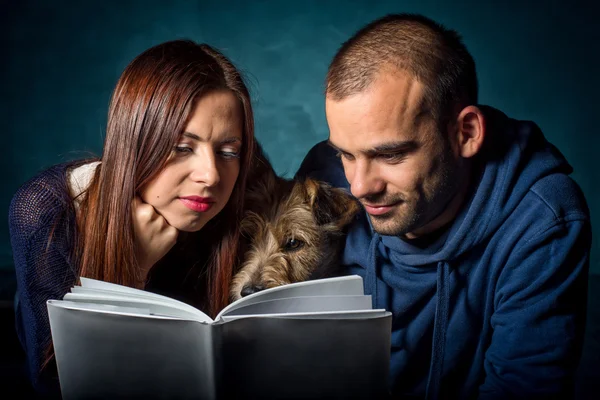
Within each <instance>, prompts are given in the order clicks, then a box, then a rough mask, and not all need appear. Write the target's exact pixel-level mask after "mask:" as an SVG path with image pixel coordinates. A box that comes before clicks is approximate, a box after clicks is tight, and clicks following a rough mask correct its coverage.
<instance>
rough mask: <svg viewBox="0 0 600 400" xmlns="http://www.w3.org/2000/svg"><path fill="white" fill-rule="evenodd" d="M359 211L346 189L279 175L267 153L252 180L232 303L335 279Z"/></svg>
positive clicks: (259, 154) (260, 156)
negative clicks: (350, 226)
mask: <svg viewBox="0 0 600 400" xmlns="http://www.w3.org/2000/svg"><path fill="white" fill-rule="evenodd" d="M358 210H359V204H358V202H357V201H356V200H355V199H354V198H353V197H352V196H351V195H350V194H348V193H347V192H346V191H344V190H342V189H337V188H333V187H331V186H329V185H327V184H325V183H323V182H318V181H315V180H312V179H306V180H303V181H294V180H288V179H284V178H281V177H278V176H277V175H276V174H275V172H274V170H273V168H272V167H271V164H270V163H269V161H268V159H267V158H266V157H265V156H264V154H263V153H262V151H261V149H260V148H258V149H257V156H256V159H255V164H254V167H253V170H252V173H251V176H250V177H249V180H248V191H247V194H246V203H245V214H244V217H243V220H242V224H241V229H242V249H241V254H243V256H242V264H241V267H240V269H239V271H238V272H237V273H236V274H235V276H234V278H233V282H232V285H231V291H230V295H231V300H232V301H234V300H237V299H239V298H241V297H243V296H246V295H248V294H251V293H254V292H257V291H260V290H263V289H266V288H271V287H275V286H280V285H285V284H288V283H293V282H299V281H304V280H309V279H318V278H324V277H328V276H334V275H336V274H338V273H339V270H338V269H339V257H340V252H341V248H342V245H343V239H344V228H345V227H346V226H347V225H348V224H349V223H350V221H351V220H352V219H353V217H354V216H355V215H356V213H357V212H358Z"/></svg>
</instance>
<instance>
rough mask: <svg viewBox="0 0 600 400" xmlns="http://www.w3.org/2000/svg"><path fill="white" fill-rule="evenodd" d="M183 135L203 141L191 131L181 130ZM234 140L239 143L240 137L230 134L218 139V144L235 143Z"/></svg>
mask: <svg viewBox="0 0 600 400" xmlns="http://www.w3.org/2000/svg"><path fill="white" fill-rule="evenodd" d="M183 136H185V137H188V138H190V139H193V140H197V141H199V142H203V141H204V139H202V138H201V137H200V136H198V135H196V134H195V133H191V132H183ZM236 142H240V143H241V142H242V139H240V138H239V137H237V136H230V137H226V138H225V139H222V140H220V141H219V142H218V143H219V144H229V143H236Z"/></svg>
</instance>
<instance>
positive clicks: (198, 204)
mask: <svg viewBox="0 0 600 400" xmlns="http://www.w3.org/2000/svg"><path fill="white" fill-rule="evenodd" d="M179 200H181V202H182V203H183V205H184V206H186V207H187V208H189V209H190V210H192V211H196V212H206V211H208V210H210V208H211V207H212V205H213V204H214V202H215V200H214V199H213V198H211V197H200V196H185V197H180V198H179Z"/></svg>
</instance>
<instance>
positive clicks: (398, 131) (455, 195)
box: [297, 14, 591, 399]
mask: <svg viewBox="0 0 600 400" xmlns="http://www.w3.org/2000/svg"><path fill="white" fill-rule="evenodd" d="M326 115H327V122H328V125H329V129H330V136H329V141H328V143H325V142H322V143H320V144H317V145H316V146H315V147H314V148H313V149H311V151H310V152H309V154H308V155H307V156H306V158H305V160H304V162H303V164H302V166H301V167H300V170H299V171H298V173H297V176H298V177H304V176H312V177H313V178H317V179H322V180H326V181H328V182H330V183H331V184H333V185H335V186H340V187H349V188H350V191H351V193H352V194H353V195H354V196H355V197H356V198H358V199H359V200H360V202H361V203H362V205H363V206H364V213H361V216H360V217H359V218H358V219H357V220H356V221H355V223H353V225H352V226H351V228H350V230H349V233H348V237H347V240H346V248H345V251H344V255H343V263H344V265H347V266H349V271H350V272H351V273H357V274H360V275H361V276H363V277H364V283H365V290H366V292H367V293H370V294H372V295H373V302H374V306H375V307H376V308H386V309H388V310H390V311H392V313H393V315H394V319H393V327H392V329H393V331H392V348H391V365H390V378H391V379H390V385H391V391H392V393H393V394H394V395H406V396H407V397H411V396H414V398H428V399H436V398H459V399H468V398H480V399H491V398H494V399H496V398H497V399H507V398H515V397H519V398H521V397H526V398H568V397H569V396H571V395H572V390H573V380H574V373H575V370H576V367H577V364H578V361H579V358H580V353H581V346H582V341H583V333H584V326H585V314H586V300H587V273H588V267H589V252H590V247H591V227H590V220H589V212H588V208H587V206H586V203H585V199H584V197H583V195H582V193H581V191H580V189H579V187H578V186H577V185H576V184H575V183H574V181H573V180H571V179H570V178H569V177H568V175H569V174H570V173H571V167H570V166H569V164H568V163H567V161H566V160H565V159H564V157H563V156H562V155H561V154H560V152H559V151H558V150H557V149H556V148H555V147H554V146H553V145H551V144H550V143H548V142H547V141H546V140H545V139H544V136H543V134H542V132H541V131H540V130H539V128H538V127H537V126H536V125H535V124H534V123H532V122H525V121H516V120H513V119H510V118H508V117H507V116H506V115H504V114H502V113H501V112H500V111H498V110H495V109H493V108H490V107H484V106H479V105H477V77H476V73H475V64H474V61H473V59H472V57H471V55H470V54H469V52H468V51H467V49H466V48H465V46H464V45H463V43H462V41H461V39H460V37H459V36H458V34H457V33H456V32H454V31H451V30H448V29H445V28H444V27H442V26H440V25H438V24H437V23H435V22H433V21H431V20H429V19H427V18H425V17H422V16H417V15H406V14H403V15H390V16H387V17H384V18H382V19H380V20H377V21H374V22H372V23H371V24H369V25H368V26H366V27H365V28H363V29H362V30H360V31H359V32H358V33H356V35H355V36H353V37H352V38H351V39H350V40H348V41H347V42H346V43H345V44H344V45H343V46H342V47H341V49H340V50H339V52H338V53H337V55H336V56H335V58H334V59H333V61H332V63H331V65H330V67H329V71H328V74H327V82H326ZM336 153H337V156H338V157H339V158H336ZM340 159H341V160H340Z"/></svg>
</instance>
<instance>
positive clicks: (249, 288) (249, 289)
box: [240, 285, 265, 297]
mask: <svg viewBox="0 0 600 400" xmlns="http://www.w3.org/2000/svg"><path fill="white" fill-rule="evenodd" d="M261 290H265V287H264V286H263V285H246V286H244V287H243V288H242V291H241V293H240V294H241V295H242V297H246V296H248V295H249V294H252V293H256V292H260V291H261Z"/></svg>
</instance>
